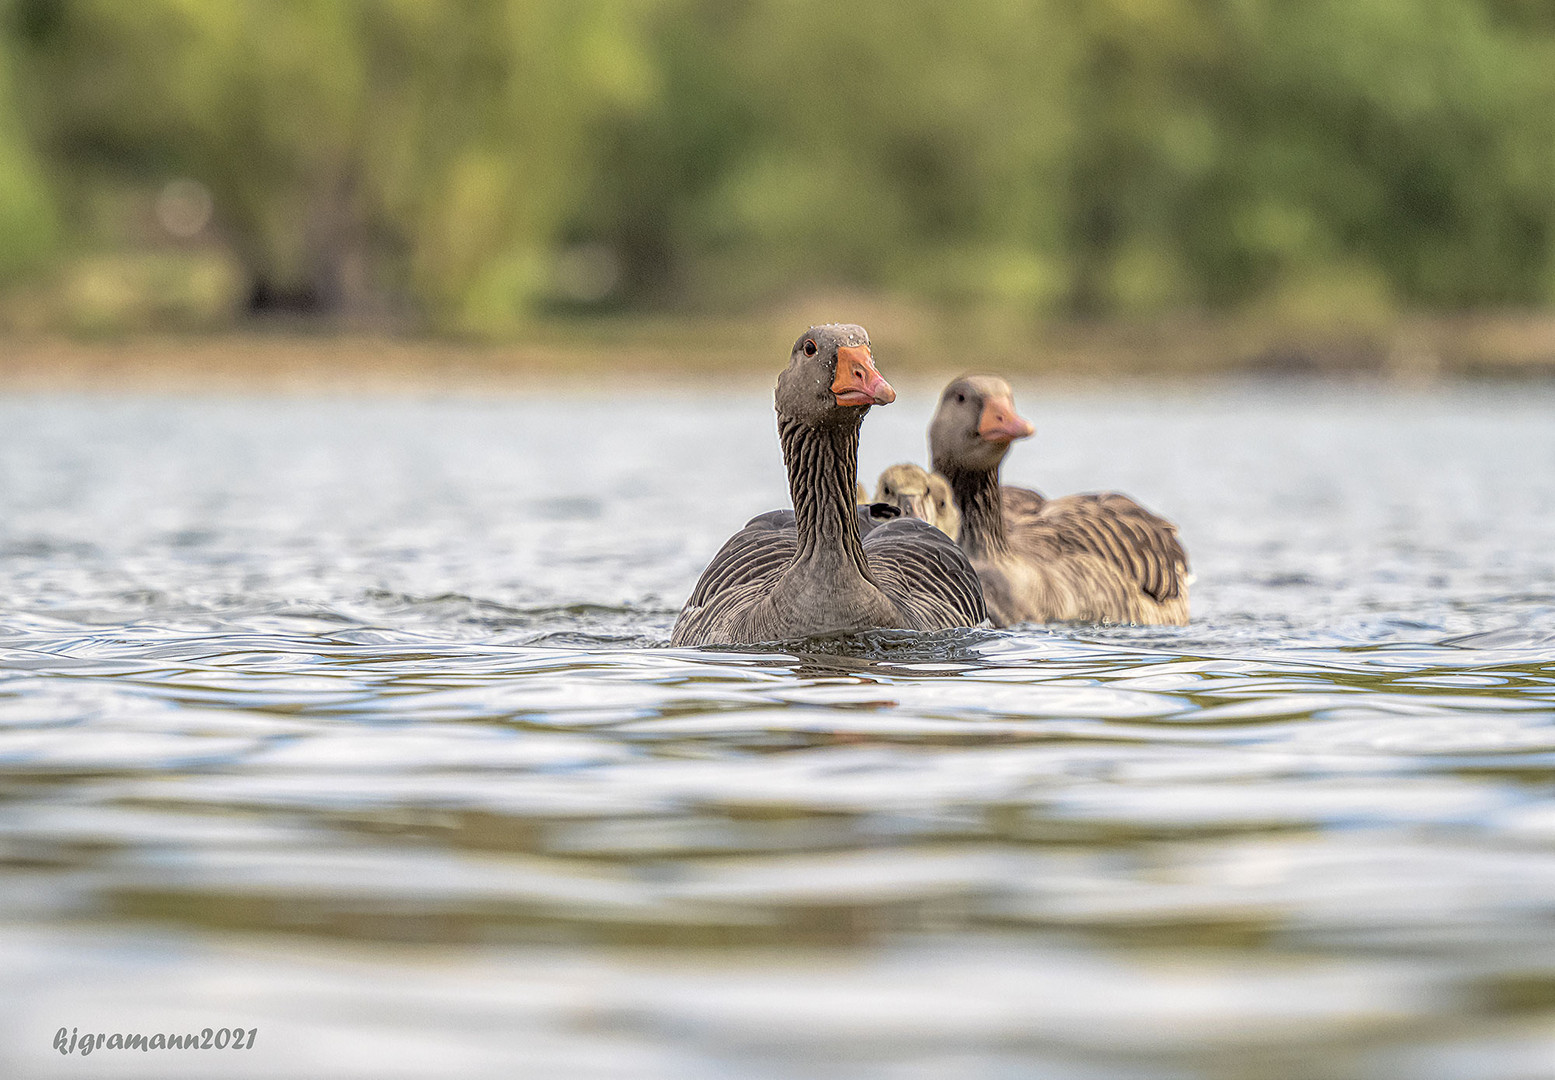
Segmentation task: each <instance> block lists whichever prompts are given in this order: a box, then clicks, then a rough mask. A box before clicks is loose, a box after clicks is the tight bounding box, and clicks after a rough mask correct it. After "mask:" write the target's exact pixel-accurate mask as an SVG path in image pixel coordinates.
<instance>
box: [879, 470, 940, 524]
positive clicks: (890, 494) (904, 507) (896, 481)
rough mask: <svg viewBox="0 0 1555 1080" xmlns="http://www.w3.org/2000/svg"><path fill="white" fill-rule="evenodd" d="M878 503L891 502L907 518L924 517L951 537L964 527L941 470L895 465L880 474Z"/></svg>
mask: <svg viewBox="0 0 1555 1080" xmlns="http://www.w3.org/2000/svg"><path fill="white" fill-rule="evenodd" d="M875 502H877V503H882V502H883V503H890V504H891V505H893V506H896V507H897V508H898V509H900V510H901V512H902V513H903V514H904V515H905V516H907V517H915V518H922V519H923V520H924V521H927V522H928V523H929V524H930V525H933V526H934V527H935V528H936V529H938V530H939V531H940V532H942V533H944V534H945V535H946V536H948V537H950V538H951V539H952V540H954V539H955V538H956V533H957V532H959V531H960V529H961V513H960V511H958V510H957V509H956V502H955V500H954V499H953V498H952V497H951V494H950V484H949V483H947V482H946V480H945V478H944V477H943V476H941V475H940V474H939V473H931V472H927V471H925V470H924V469H922V468H920V467H919V466H917V465H911V464H903V465H892V466H891V467H890V468H889V469H887V470H886V471H885V472H883V473H881V474H880V479H879V480H878V481H876V482H875Z"/></svg>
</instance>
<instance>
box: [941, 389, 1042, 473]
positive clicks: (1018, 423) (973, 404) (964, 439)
mask: <svg viewBox="0 0 1555 1080" xmlns="http://www.w3.org/2000/svg"><path fill="white" fill-rule="evenodd" d="M1035 430H1036V429H1035V428H1033V427H1032V425H1031V421H1029V420H1026V419H1024V418H1023V417H1021V416H1020V415H1019V414H1018V413H1016V411H1015V399H1014V395H1013V393H1012V392H1011V390H1010V384H1009V383H1007V382H1005V381H1004V380H1003V379H1001V378H999V377H998V376H996V375H964V376H962V377H961V378H959V379H957V380H955V381H954V382H952V383H951V384H950V385H949V386H947V387H945V392H944V393H943V394H941V395H940V401H939V408H938V409H936V410H935V413H934V419H933V420H932V421H931V422H930V424H929V453H930V456H931V457H932V458H933V461H934V468H935V470H936V471H937V472H941V473H944V474H946V475H947V476H948V475H950V474H952V473H964V472H993V471H994V470H995V469H997V468H998V467H999V463H1000V462H1001V461H1003V460H1004V455H1005V454H1006V453H1008V452H1009V449H1010V443H1012V442H1014V441H1015V440H1016V439H1024V438H1026V437H1028V436H1029V435H1031V434H1032V432H1033V431H1035Z"/></svg>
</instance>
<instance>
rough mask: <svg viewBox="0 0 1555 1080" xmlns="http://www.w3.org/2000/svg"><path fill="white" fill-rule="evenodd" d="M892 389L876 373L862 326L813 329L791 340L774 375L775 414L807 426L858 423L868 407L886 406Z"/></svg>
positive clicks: (837, 324)
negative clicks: (780, 370) (789, 349)
mask: <svg viewBox="0 0 1555 1080" xmlns="http://www.w3.org/2000/svg"><path fill="white" fill-rule="evenodd" d="M895 400H896V391H895V390H892V389H891V384H890V383H888V382H886V381H885V379H883V378H881V376H880V372H878V371H876V370H875V362H874V357H873V355H872V354H871V352H870V348H869V335H868V334H866V333H865V332H864V328H863V327H862V326H853V325H851V324H848V323H830V324H828V325H826V326H812V327H810V329H808V330H806V331H805V332H804V333H803V334H802V335H801V336H800V338H799V340H798V341H796V342H794V351H793V353H792V355H790V357H789V360H788V367H787V368H785V369H784V370H783V373H782V374H781V375H779V376H778V381H777V393H776V395H775V401H776V404H777V411H778V413H779V414H780V415H782V416H785V417H787V418H789V419H792V420H798V421H799V422H801V423H803V424H806V425H808V426H810V427H830V426H836V425H842V424H858V423H859V422H860V421H861V420H863V418H864V414H865V413H866V412H868V411H869V407H870V406H871V405H889V404H891V402H893V401H895Z"/></svg>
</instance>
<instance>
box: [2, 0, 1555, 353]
mask: <svg viewBox="0 0 1555 1080" xmlns="http://www.w3.org/2000/svg"><path fill="white" fill-rule="evenodd" d="M0 13H3V15H4V19H3V23H0V284H3V283H4V282H11V283H13V284H14V283H15V282H17V281H19V280H22V281H26V280H32V281H36V280H40V279H39V277H38V275H39V274H41V273H45V272H52V273H53V274H55V275H56V278H57V279H58V280H64V281H79V280H80V279H81V274H80V273H79V272H76V273H74V275H73V276H72V272H71V271H70V270H68V269H66V270H61V269H60V268H61V267H67V268H68V267H70V266H77V267H79V266H80V265H82V264H84V263H89V264H90V265H91V266H92V267H94V268H96V269H94V270H93V273H97V274H98V276H99V277H101V276H102V274H103V273H106V271H103V270H102V269H101V268H102V267H104V266H109V265H118V264H114V263H112V261H111V260H109V261H108V262H105V261H104V260H105V258H106V257H108V256H112V255H115V254H116V253H117V254H119V255H122V254H123V253H125V252H141V253H144V252H146V251H156V252H160V253H161V254H160V255H158V258H162V259H163V260H164V261H163V262H159V263H156V264H155V265H157V266H159V267H163V266H164V263H165V265H166V266H173V265H174V264H173V263H169V262H166V260H167V259H168V258H174V257H176V256H177V255H178V253H179V252H183V253H185V255H189V256H190V257H191V258H192V257H194V256H193V255H190V253H194V255H198V256H199V258H201V259H204V260H205V261H204V262H198V261H197V262H196V263H190V264H189V265H190V266H191V267H193V269H190V270H188V271H187V272H180V273H182V276H181V277H180V276H179V274H178V273H173V272H172V271H171V270H166V269H159V270H157V271H156V272H155V273H151V272H148V271H147V270H146V269H145V267H146V266H148V265H152V264H149V263H146V262H145V261H144V260H141V261H140V262H135V263H133V265H134V266H135V267H138V269H135V270H134V271H133V273H128V272H127V276H125V277H124V280H126V281H130V280H131V279H133V280H134V281H150V280H162V279H163V278H166V277H167V275H168V274H170V273H171V274H172V278H177V279H178V280H179V281H182V282H184V284H183V285H180V286H179V288H181V289H183V290H184V291H185V292H188V293H189V294H190V295H191V296H198V297H199V298H200V299H199V300H198V303H195V302H193V301H191V304H192V305H193V306H192V307H191V308H190V310H196V311H200V312H209V313H212V314H211V316H210V317H212V318H219V317H224V316H221V315H220V314H219V313H221V312H223V311H226V310H228V308H226V307H224V306H223V305H222V304H221V303H220V302H217V301H215V300H213V299H212V295H213V294H211V293H210V289H211V288H213V287H214V286H211V285H209V283H210V282H219V281H223V280H227V279H228V278H230V279H231V281H233V282H235V283H236V284H234V285H233V286H232V288H233V289H235V290H238V291H240V292H242V293H244V295H245V296H246V297H249V298H251V299H252V302H253V303H254V304H256V305H259V306H264V305H267V304H270V305H275V306H282V307H285V306H294V307H299V308H313V309H318V310H323V311H329V312H340V313H345V314H347V315H353V316H357V317H362V318H381V317H389V316H391V315H394V316H399V315H400V313H405V312H409V313H411V314H412V317H413V318H414V319H415V320H417V321H418V322H420V323H422V324H424V325H428V326H431V327H434V328H437V329H440V330H446V331H455V332H469V333H477V334H489V335H500V334H503V333H506V332H510V331H512V330H513V329H515V328H516V327H518V326H520V325H522V323H523V321H524V320H525V319H526V318H527V317H529V316H530V315H532V314H533V313H534V312H535V311H536V310H539V309H541V308H543V307H545V306H546V305H551V306H557V305H562V306H571V307H573V308H578V309H583V310H589V309H606V308H619V307H635V308H680V309H685V308H720V309H726V310H727V309H731V308H740V307H743V306H748V305H750V304H752V303H759V302H761V301H763V300H766V299H770V298H773V297H778V296H782V295H783V294H784V293H786V292H789V291H793V290H804V289H818V288H826V287H831V286H838V285H843V286H854V287H862V288H866V289H871V290H879V291H881V292H887V293H894V294H901V295H904V296H907V297H909V298H912V299H914V300H919V301H923V302H927V303H932V304H934V305H938V306H941V307H947V308H953V309H962V310H972V311H989V312H999V313H1003V312H1013V313H1018V314H1022V315H1036V314H1049V313H1061V314H1079V315H1085V316H1116V315H1125V316H1132V315H1139V314H1150V313H1155V312H1160V311H1164V310H1171V309H1177V308H1184V307H1191V308H1209V309H1244V308H1249V307H1251V308H1254V309H1264V310H1268V311H1270V312H1275V313H1279V314H1293V315H1296V316H1298V317H1302V318H1313V319H1323V318H1328V317H1333V318H1346V317H1351V316H1356V315H1359V316H1361V317H1364V316H1365V315H1366V314H1367V313H1369V312H1375V311H1379V310H1383V311H1385V310H1392V309H1395V308H1398V307H1402V306H1413V307H1437V308H1462V307H1470V306H1483V305H1498V304H1523V305H1528V304H1544V303H1548V302H1549V301H1551V300H1552V299H1555V0H1086V2H1085V3H1082V4H1076V3H1069V2H1065V0H977V2H968V3H963V4H945V3H942V2H930V0H850V2H844V0H136V2H135V3H125V2H123V0H0ZM179 180H185V181H187V180H193V181H195V182H196V184H197V185H198V187H197V188H194V189H190V190H196V191H201V192H208V193H209V205H210V213H209V222H208V224H207V223H205V222H203V221H202V220H201V219H200V218H199V216H198V215H197V214H195V215H194V216H190V215H191V214H194V211H193V210H191V211H189V212H188V213H184V212H183V211H182V210H180V209H179V207H180V206H182V205H183V204H178V203H176V198H175V196H176V197H185V196H187V193H185V196H178V195H177V192H180V191H184V190H185V189H176V191H175V189H173V188H169V187H168V185H169V184H170V183H173V182H175V181H179ZM169 192H174V194H173V195H170V194H169ZM189 198H192V196H187V197H185V201H186V202H187V201H188V199H189ZM169 200H173V201H169ZM190 205H193V204H192V203H191V204H190ZM194 209H195V210H198V209H199V207H198V206H195V207H194ZM180 214H182V215H183V216H180ZM185 220H187V221H188V222H189V225H190V227H189V228H182V227H179V226H178V223H179V222H180V221H185ZM169 222H172V224H171V225H170V224H169ZM194 226H198V227H197V228H196V227H194ZM212 252H216V253H218V254H219V255H220V256H221V257H222V258H225V259H227V260H228V263H230V265H231V266H232V267H233V268H234V270H233V271H232V273H230V274H228V275H227V277H223V276H222V274H223V272H222V271H221V270H219V269H214V270H213V269H211V266H212V265H213V264H212V262H211V259H212V254H211V253H212ZM136 257H137V258H138V257H139V256H136ZM59 275H63V276H62V277H61V276H59ZM172 278H168V280H172ZM103 280H107V279H106V278H104V279H103ZM189 281H198V282H203V283H206V284H201V285H198V286H193V285H189V284H188V282H189ZM125 287H126V288H131V287H132V285H126V286H125ZM133 287H139V286H133ZM94 288H97V293H98V294H101V295H107V292H111V289H107V287H106V286H102V287H95V286H94ZM105 289H106V290H107V291H106V292H105ZM65 291H66V292H69V290H68V289H67V290H65ZM180 295H182V294H180ZM101 306H102V305H99V307H101ZM142 306H143V307H146V305H142ZM108 310H116V309H114V308H113V305H112V304H109V305H108ZM147 310H149V311H152V312H153V317H155V316H154V313H155V311H157V310H160V309H158V308H157V306H156V305H155V304H152V305H150V306H149V307H147ZM109 321H110V322H111V321H112V320H111V319H110V320H109Z"/></svg>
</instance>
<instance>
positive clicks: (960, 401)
mask: <svg viewBox="0 0 1555 1080" xmlns="http://www.w3.org/2000/svg"><path fill="white" fill-rule="evenodd" d="M956 404H957V405H965V404H966V395H965V394H957V395H956Z"/></svg>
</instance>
